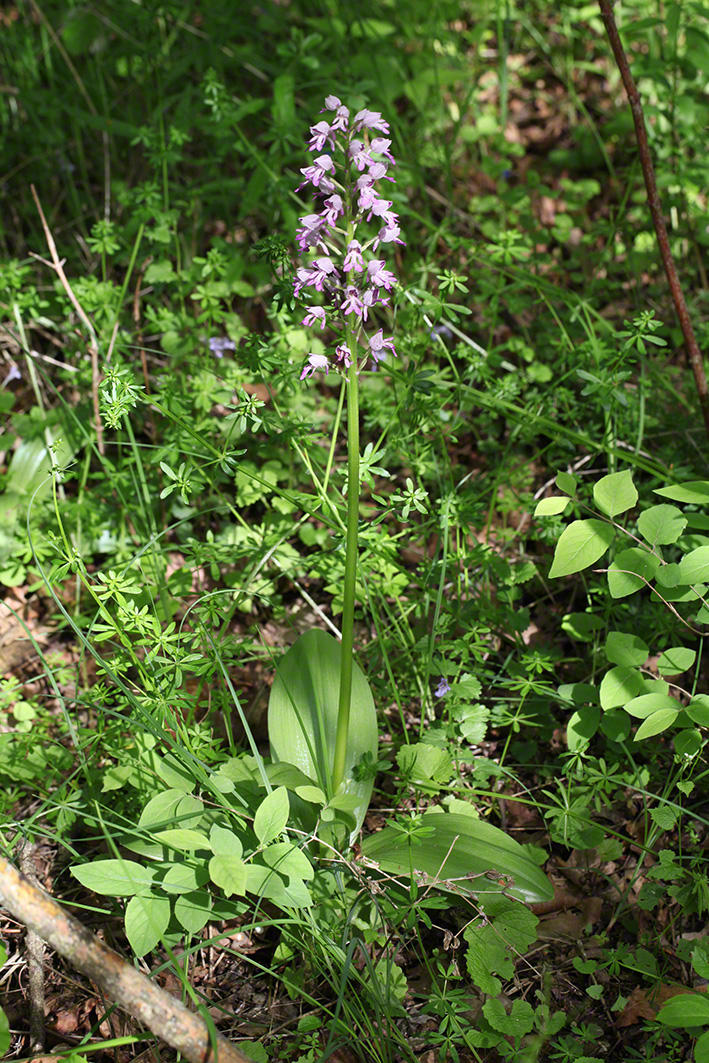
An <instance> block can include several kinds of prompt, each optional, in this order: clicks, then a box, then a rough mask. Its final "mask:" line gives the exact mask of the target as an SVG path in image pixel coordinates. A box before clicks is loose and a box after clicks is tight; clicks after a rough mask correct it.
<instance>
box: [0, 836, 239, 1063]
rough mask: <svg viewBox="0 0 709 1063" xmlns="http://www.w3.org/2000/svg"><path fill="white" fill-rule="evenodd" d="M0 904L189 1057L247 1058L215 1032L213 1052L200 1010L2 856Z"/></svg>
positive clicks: (232, 1061)
mask: <svg viewBox="0 0 709 1063" xmlns="http://www.w3.org/2000/svg"><path fill="white" fill-rule="evenodd" d="M0 904H2V905H4V907H5V908H6V909H7V910H8V912H10V913H11V915H13V916H14V917H15V918H16V919H19V920H20V922H22V923H24V924H25V926H27V927H28V928H29V929H30V930H32V931H34V932H35V933H36V934H38V935H39V937H41V938H42V939H43V940H44V941H46V942H48V943H49V944H50V945H51V946H52V948H53V949H55V950H56V951H57V952H58V953H59V954H60V955H61V956H64V958H65V959H67V960H68V961H69V962H70V963H71V964H72V966H73V967H76V969H77V970H79V971H82V972H83V973H84V974H85V975H88V977H89V978H91V979H92V980H93V981H94V982H95V983H96V984H97V985H98V986H100V988H101V989H102V990H103V991H104V992H105V994H106V995H107V996H108V997H110V998H111V999H112V1000H114V1001H115V1002H116V1004H118V1006H119V1007H120V1008H122V1009H123V1010H124V1011H126V1012H127V1013H128V1014H129V1015H132V1016H133V1018H135V1019H137V1020H138V1021H139V1022H141V1023H143V1024H144V1025H145V1026H147V1027H148V1029H149V1030H152V1032H153V1033H154V1034H157V1036H158V1037H161V1038H162V1039H163V1041H166V1042H167V1044H169V1045H170V1046H171V1047H172V1048H174V1049H176V1051H178V1052H181V1053H182V1055H183V1056H184V1057H185V1059H188V1060H189V1061H190V1063H207V1061H209V1060H214V1061H215V1063H251V1061H250V1060H249V1057H248V1056H245V1055H244V1054H243V1052H240V1051H239V1049H238V1048H237V1047H236V1045H233V1044H231V1042H230V1041H227V1039H226V1038H225V1037H223V1036H222V1035H221V1034H220V1033H216V1032H215V1039H216V1046H217V1055H216V1056H215V1055H214V1053H213V1051H212V1043H211V1040H210V1032H209V1029H208V1027H207V1025H206V1023H205V1022H204V1020H203V1019H202V1018H201V1016H200V1015H198V1014H196V1013H195V1012H193V1011H188V1010H187V1008H185V1007H184V1005H183V1004H181V1003H180V1002H179V1001H178V1000H175V999H174V998H173V997H171V996H170V995H169V994H168V993H165V992H164V991H163V990H162V989H160V987H159V986H158V985H156V984H155V982H151V981H150V979H149V978H146V977H145V975H144V974H141V973H140V971H136V969H135V968H134V967H131V966H130V964H128V963H126V962H125V961H124V960H122V959H121V957H120V956H119V955H118V953H117V952H114V951H113V949H110V948H109V947H108V945H104V943H103V942H102V941H100V940H99V939H98V938H97V937H95V936H94V934H92V933H91V931H90V930H87V929H86V927H85V926H82V924H81V923H80V922H79V921H78V920H77V919H74V917H73V916H71V915H68V914H67V913H66V912H65V911H64V909H63V908H62V907H61V906H60V905H59V904H57V902H56V901H55V900H54V899H53V898H52V897H50V896H49V894H47V893H45V892H44V890H41V889H38V888H37V886H33V885H32V883H31V882H30V881H29V879H28V878H26V877H25V876H24V875H22V874H20V872H19V871H17V869H16V868H14V867H13V866H12V864H9V863H8V862H7V861H6V860H5V859H3V857H2V856H0Z"/></svg>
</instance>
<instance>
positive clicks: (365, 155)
mask: <svg viewBox="0 0 709 1063" xmlns="http://www.w3.org/2000/svg"><path fill="white" fill-rule="evenodd" d="M350 158H351V159H352V162H353V163H354V164H355V166H356V167H357V169H358V170H365V169H367V167H368V166H369V165H370V164H371V163H372V162H373V159H372V156H371V155H370V154H369V148H366V147H365V146H364V143H363V142H362V141H361V140H353V141H352V142H351V143H350Z"/></svg>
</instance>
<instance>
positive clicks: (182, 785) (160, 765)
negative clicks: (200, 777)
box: [156, 753, 197, 794]
mask: <svg viewBox="0 0 709 1063" xmlns="http://www.w3.org/2000/svg"><path fill="white" fill-rule="evenodd" d="M156 770H157V773H158V775H159V776H160V778H161V779H162V780H163V782H165V783H167V785H168V786H171V787H173V789H175V790H182V792H183V793H185V794H191V793H192V791H193V790H194V788H195V786H196V785H197V780H196V779H195V777H194V775H193V774H192V772H191V771H190V769H189V765H186V764H183V763H182V761H180V760H178V759H177V757H175V756H174V755H173V754H172V753H168V755H167V756H166V757H161V758H160V759H159V760H158V762H157V764H156Z"/></svg>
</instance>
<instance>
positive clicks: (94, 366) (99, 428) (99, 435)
mask: <svg viewBox="0 0 709 1063" xmlns="http://www.w3.org/2000/svg"><path fill="white" fill-rule="evenodd" d="M30 190H31V192H32V196H33V198H34V201H35V204H36V207H37V210H38V212H39V216H40V219H41V222H42V228H43V229H44V236H45V239H46V241H47V247H48V248H49V253H50V255H51V256H52V268H53V269H54V271H55V273H56V274H57V276H58V277H59V280H60V281H61V282H62V285H63V287H64V291H65V292H66V294H67V295H68V296H69V299H70V300H71V305H72V306H73V307H74V309H75V310H76V312H77V314H78V315H79V318H80V320H81V322H82V323H83V325H84V328H85V329H86V331H87V332H88V334H89V354H90V355H91V395H92V398H93V405H94V421H95V423H96V443H97V444H98V449H99V453H100V454H104V453H105V448H104V445H103V425H102V424H101V412H100V410H99V401H98V385H99V372H98V341H97V339H96V332H95V330H94V327H93V325H92V324H91V321H90V319H89V318H88V317H87V315H86V313H85V311H84V308H83V306H82V305H81V303H80V302H79V300H78V299H77V298H76V296H75V295H74V292H73V291H72V288H71V285H70V284H69V281H68V280H67V276H66V273H65V272H64V266H63V265H62V263H61V261H60V259H59V255H58V254H57V248H56V244H55V243H54V237H53V236H52V234H51V232H50V231H49V226H48V225H47V219H46V218H45V216H44V211H43V210H42V204H41V203H40V201H39V196H38V195H37V190H36V189H35V187H34V185H30Z"/></svg>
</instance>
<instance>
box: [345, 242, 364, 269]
mask: <svg viewBox="0 0 709 1063" xmlns="http://www.w3.org/2000/svg"><path fill="white" fill-rule="evenodd" d="M342 268H343V270H344V272H345V273H349V272H350V270H354V272H355V273H361V272H362V270H363V269H364V259H363V258H362V245H361V243H360V242H359V240H351V241H350V242H349V244H348V245H347V255H346V257H345V261H344V262H343V263H342Z"/></svg>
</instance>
